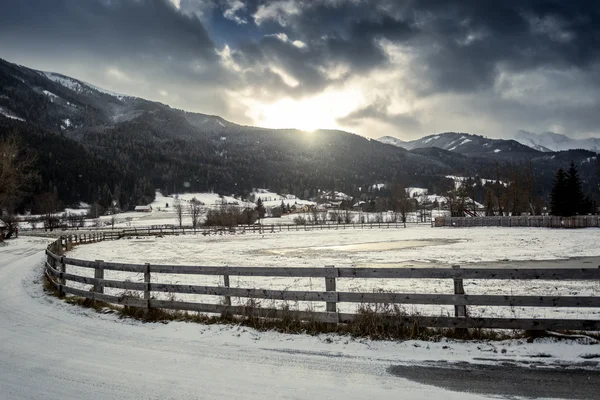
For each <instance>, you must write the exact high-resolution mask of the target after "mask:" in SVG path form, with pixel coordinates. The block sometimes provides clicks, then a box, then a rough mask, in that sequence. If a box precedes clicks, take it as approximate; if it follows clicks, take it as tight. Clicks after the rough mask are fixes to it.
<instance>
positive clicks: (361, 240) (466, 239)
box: [68, 226, 600, 318]
mask: <svg viewBox="0 0 600 400" xmlns="http://www.w3.org/2000/svg"><path fill="white" fill-rule="evenodd" d="M599 242H600V229H580V230H573V231H565V230H550V229H535V228H511V229H506V228H470V229H452V228H430V227H427V226H412V227H410V228H407V229H365V230H329V231H306V232H305V231H300V232H275V233H266V234H264V235H259V234H245V235H213V236H202V235H181V236H167V237H163V238H143V239H123V240H119V241H115V242H102V243H97V244H92V245H85V246H79V247H76V248H75V249H74V250H73V251H71V252H70V253H69V254H68V255H69V257H73V258H80V259H89V260H104V261H119V262H125V263H146V262H149V263H151V264H178V265H204V266H257V267H260V266H277V267H324V266H325V265H335V266H337V267H348V266H356V267H422V266H434V267H440V268H449V267H450V266H451V265H454V264H459V265H461V266H463V267H478V266H483V267H485V266H491V265H494V266H497V267H499V266H511V265H512V266H513V267H523V266H525V267H527V266H526V265H523V262H525V261H528V262H530V265H529V266H531V264H533V265H534V266H535V267H538V268H542V267H544V265H545V264H544V261H548V262H550V261H553V260H564V261H565V262H564V263H560V264H558V265H557V264H556V263H555V262H553V266H554V267H557V266H558V267H569V262H568V259H569V258H571V257H597V256H600V249H599V248H598V245H597V244H598V243H599ZM519 262H521V264H519ZM594 266H595V265H589V267H594ZM68 268H69V269H72V271H75V272H76V273H78V274H82V275H86V276H91V273H92V271H90V270H87V269H85V268H77V267H71V266H69V267H68ZM106 274H107V275H106V276H105V277H106V278H107V279H118V280H124V279H130V280H132V281H142V276H141V275H140V274H130V273H124V272H111V271H107V272H106ZM153 279H156V281H157V282H164V283H171V282H172V283H180V284H197V285H212V286H218V285H222V282H221V278H220V277H214V276H195V275H168V274H156V275H155V276H153ZM74 285H76V284H74ZM231 285H232V286H234V287H245V288H263V289H278V290H285V289H287V290H309V291H322V290H324V282H323V280H322V279H319V278H293V279H291V278H259V277H231ZM82 287H83V288H88V286H82ZM337 288H338V290H339V291H363V292H372V291H382V290H383V291H387V292H395V293H440V294H441V293H445V294H451V293H453V283H452V281H451V280H436V279H419V280H417V279H412V280H411V279H404V280H401V279H387V280H385V279H339V280H338V284H337ZM465 290H466V293H467V294H494V295H519V294H520V295H549V294H552V295H562V296H568V295H571V296H574V295H579V296H600V283H599V282H594V281H586V282H577V281H561V282H553V281H481V280H467V281H465ZM112 293H114V294H117V293H120V292H119V291H118V290H114V291H113V292H112ZM176 297H177V298H178V299H181V300H185V301H197V302H220V301H221V299H220V298H218V297H211V296H196V295H177V296H176ZM243 301H244V300H243V299H242V300H239V302H240V303H243ZM271 303H272V305H279V303H278V302H271ZM293 306H297V307H298V308H299V309H304V308H307V307H308V308H312V309H316V310H320V309H323V307H324V304H323V303H320V302H315V303H310V302H305V303H304V302H302V303H298V304H294V305H293ZM405 308H406V311H407V312H408V313H421V314H428V315H447V314H452V312H453V307H451V306H406V307H405ZM355 309H356V305H353V304H340V310H343V311H354V310H355ZM469 312H470V314H471V315H473V316H476V315H479V316H504V317H509V316H511V317H525V316H536V317H543V318H551V317H566V318H589V317H592V318H598V316H599V315H600V310H599V309H575V308H570V309H560V308H556V309H553V308H529V307H521V308H515V307H513V308H509V307H470V308H469Z"/></svg>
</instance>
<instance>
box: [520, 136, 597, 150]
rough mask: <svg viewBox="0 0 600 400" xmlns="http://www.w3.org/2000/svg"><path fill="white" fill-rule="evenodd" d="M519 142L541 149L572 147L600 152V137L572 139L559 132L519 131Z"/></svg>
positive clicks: (568, 148)
mask: <svg viewBox="0 0 600 400" xmlns="http://www.w3.org/2000/svg"><path fill="white" fill-rule="evenodd" d="M515 139H516V140H517V141H518V142H520V143H522V144H524V145H526V146H529V147H532V148H534V149H536V150H540V151H547V152H548V151H563V150H571V149H583V150H590V151H593V152H596V153H600V138H587V139H571V138H570V137H568V136H566V135H561V134H558V133H552V132H545V133H531V132H526V131H519V132H518V133H517V136H516V138H515Z"/></svg>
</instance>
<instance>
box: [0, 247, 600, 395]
mask: <svg viewBox="0 0 600 400" xmlns="http://www.w3.org/2000/svg"><path fill="white" fill-rule="evenodd" d="M47 243H48V241H47V240H44V239H39V238H25V237H22V238H19V239H15V240H11V241H9V242H8V244H7V245H4V246H0V281H1V282H3V289H2V290H0V321H2V323H1V324H0V338H2V340H0V388H1V389H0V398H2V399H32V400H38V399H39V400H41V399H71V400H75V399H89V400H95V399H117V398H118V399H167V398H169V399H187V398H202V399H232V400H234V399H240V400H241V399H244V400H254V399H256V400H264V399H265V398H273V399H315V398H324V399H336V400H337V399H339V400H342V399H343V400H351V399H357V400H359V399H360V400H362V399H367V398H374V399H398V398H402V399H405V400H422V399H427V398H429V399H446V400H482V399H497V398H499V397H498V395H494V394H474V393H465V392H456V391H450V390H447V389H444V388H439V387H435V386H429V385H426V384H421V383H417V382H414V381H411V380H407V379H404V378H399V377H396V376H394V375H391V374H390V373H389V372H388V368H389V367H390V366H392V365H413V366H419V365H428V360H443V361H444V363H446V364H445V365H446V366H447V368H454V366H457V367H459V366H461V365H462V366H463V367H464V365H468V368H470V369H473V370H475V372H477V371H478V368H479V367H482V366H490V365H501V364H504V363H507V362H508V363H513V364H514V365H516V366H515V367H514V376H515V379H516V383H515V384H516V385H524V383H521V382H520V381H519V380H518V376H519V374H520V373H523V372H524V373H527V372H526V371H528V370H527V369H521V368H519V367H526V368H527V366H531V365H534V366H536V367H539V368H552V367H555V368H556V372H557V374H556V375H555V376H554V378H555V379H556V378H558V377H559V376H560V373H561V371H564V370H565V369H566V367H568V368H587V370H586V371H582V370H578V371H579V372H580V373H581V374H584V376H585V375H587V376H590V378H589V379H591V380H590V381H589V385H592V387H595V386H594V385H597V384H598V381H594V378H595V376H596V374H597V369H598V367H597V364H593V363H590V360H588V359H586V358H589V357H590V354H592V355H593V354H595V353H598V345H597V344H594V343H596V342H595V341H593V340H584V339H575V340H565V341H560V342H559V341H557V340H555V339H536V340H535V341H534V343H527V342H526V341H525V340H508V341H501V342H462V341H454V340H446V339H442V340H441V341H437V342H433V341H432V342H423V341H413V340H411V341H405V342H387V341H371V340H365V339H353V338H350V337H347V336H337V335H320V336H309V335H288V334H281V333H277V332H258V331H256V330H253V329H250V328H246V327H243V326H237V325H203V324H192V323H185V322H170V323H168V324H162V323H142V322H137V321H133V320H126V319H125V320H123V319H120V318H119V317H118V316H116V315H114V314H101V313H96V312H95V311H93V310H91V309H84V308H81V307H79V306H75V305H69V304H67V303H65V302H64V301H62V300H60V299H57V298H54V297H50V296H48V295H47V294H46V293H45V292H44V291H43V289H42V284H41V272H42V265H43V260H44V254H43V250H44V248H45V246H46V244H47ZM92 247H93V246H89V248H90V249H91V248H92ZM542 355H543V357H542ZM591 361H593V360H591ZM594 365H596V366H594ZM536 369H538V368H536ZM588 374H592V375H588ZM563 379H564V377H563ZM538 386H539V382H538ZM535 388H536V387H535V386H534V387H533V390H534V393H536V392H535ZM460 390H461V391H467V390H470V387H469V386H468V385H465V386H464V387H463V388H462V389H460ZM563 392H564V391H563ZM552 397H556V396H552ZM560 397H568V396H566V395H565V396H560ZM511 398H512V397H511ZM578 398H583V397H578Z"/></svg>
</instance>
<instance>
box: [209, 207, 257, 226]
mask: <svg viewBox="0 0 600 400" xmlns="http://www.w3.org/2000/svg"><path fill="white" fill-rule="evenodd" d="M257 219H258V213H257V212H256V211H255V210H252V209H250V208H246V209H244V210H240V208H238V207H235V206H231V207H226V208H220V209H211V210H208V213H207V214H206V221H204V226H236V225H252V224H254V223H255V222H256V220H257Z"/></svg>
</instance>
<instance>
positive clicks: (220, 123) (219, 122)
mask: <svg viewBox="0 0 600 400" xmlns="http://www.w3.org/2000/svg"><path fill="white" fill-rule="evenodd" d="M217 123H218V124H219V125H221V126H222V127H223V128H225V125H224V124H223V123H222V122H221V121H219V120H217Z"/></svg>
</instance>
